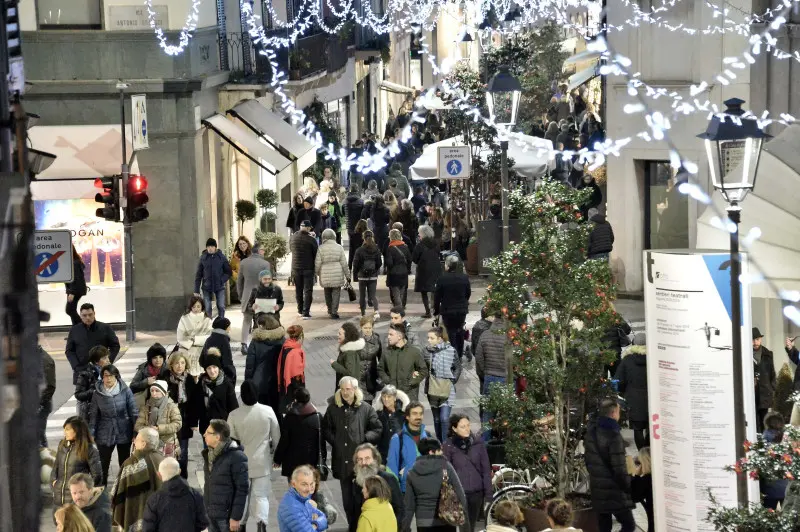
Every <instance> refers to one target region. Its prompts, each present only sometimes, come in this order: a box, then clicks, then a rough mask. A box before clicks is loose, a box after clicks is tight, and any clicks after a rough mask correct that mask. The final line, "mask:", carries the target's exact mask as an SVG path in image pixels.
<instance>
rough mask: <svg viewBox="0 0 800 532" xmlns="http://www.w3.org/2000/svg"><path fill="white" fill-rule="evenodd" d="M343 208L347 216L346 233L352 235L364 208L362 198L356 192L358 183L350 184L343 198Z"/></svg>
mask: <svg viewBox="0 0 800 532" xmlns="http://www.w3.org/2000/svg"><path fill="white" fill-rule="evenodd" d="M343 208H344V215H345V216H346V217H347V234H349V235H352V234H353V233H355V232H356V224H357V223H358V221H359V220H360V219H361V211H362V210H363V209H364V200H362V199H361V195H360V194H359V192H358V185H356V184H352V185H350V193H349V194H348V195H347V198H345V200H344V206H343Z"/></svg>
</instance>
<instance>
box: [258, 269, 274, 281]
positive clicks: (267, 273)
mask: <svg viewBox="0 0 800 532" xmlns="http://www.w3.org/2000/svg"><path fill="white" fill-rule="evenodd" d="M264 277H269V278H270V279H272V270H270V269H269V268H267V269H266V270H261V271H260V272H258V280H259V281H260V280H261V279H263V278H264Z"/></svg>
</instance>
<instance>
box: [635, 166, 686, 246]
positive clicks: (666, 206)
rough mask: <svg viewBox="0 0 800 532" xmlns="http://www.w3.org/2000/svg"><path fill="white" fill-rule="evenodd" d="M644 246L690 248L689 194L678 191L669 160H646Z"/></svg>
mask: <svg viewBox="0 0 800 532" xmlns="http://www.w3.org/2000/svg"><path fill="white" fill-rule="evenodd" d="M643 162H644V165H645V168H644V178H645V187H644V190H645V192H644V194H645V228H644V231H645V234H644V245H645V249H683V248H688V247H689V197H688V196H687V195H685V194H681V193H680V192H678V187H677V185H676V183H675V170H674V169H673V168H672V167H671V166H670V164H669V161H643Z"/></svg>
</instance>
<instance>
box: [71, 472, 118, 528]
mask: <svg viewBox="0 0 800 532" xmlns="http://www.w3.org/2000/svg"><path fill="white" fill-rule="evenodd" d="M69 492H70V495H71V496H72V502H74V503H75V506H77V507H78V508H80V509H81V512H83V515H85V516H86V518H87V519H88V520H89V521H91V522H92V526H93V527H94V529H95V532H111V522H112V518H111V500H110V499H109V498H108V493H107V492H106V490H105V489H104V488H103V487H98V488H95V487H94V480H92V477H91V475H87V474H86V473H75V474H74V475H72V476H71V477H70V479H69Z"/></svg>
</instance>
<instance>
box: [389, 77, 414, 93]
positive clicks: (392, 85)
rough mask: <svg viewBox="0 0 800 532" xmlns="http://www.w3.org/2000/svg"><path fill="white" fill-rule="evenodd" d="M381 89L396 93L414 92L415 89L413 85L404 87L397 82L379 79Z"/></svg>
mask: <svg viewBox="0 0 800 532" xmlns="http://www.w3.org/2000/svg"><path fill="white" fill-rule="evenodd" d="M381 89H383V90H385V91H388V92H394V93H396V94H414V90H415V89H414V88H413V87H406V86H405V85H398V84H397V83H392V82H391V81H385V80H384V81H381Z"/></svg>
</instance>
